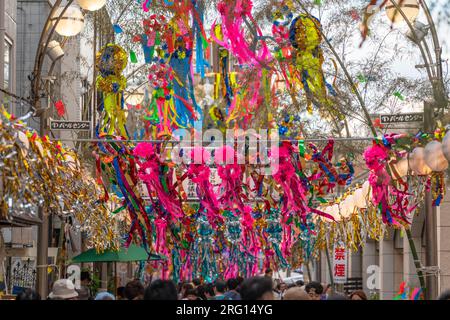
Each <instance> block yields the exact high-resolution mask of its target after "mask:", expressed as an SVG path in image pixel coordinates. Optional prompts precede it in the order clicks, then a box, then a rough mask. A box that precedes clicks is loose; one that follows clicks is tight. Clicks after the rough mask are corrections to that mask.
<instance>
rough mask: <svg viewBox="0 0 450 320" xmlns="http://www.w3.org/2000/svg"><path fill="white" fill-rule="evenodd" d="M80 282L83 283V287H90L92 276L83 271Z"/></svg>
mask: <svg viewBox="0 0 450 320" xmlns="http://www.w3.org/2000/svg"><path fill="white" fill-rule="evenodd" d="M80 281H81V285H83V286H88V285H89V284H90V283H91V281H92V279H91V274H90V273H89V271H81V273H80Z"/></svg>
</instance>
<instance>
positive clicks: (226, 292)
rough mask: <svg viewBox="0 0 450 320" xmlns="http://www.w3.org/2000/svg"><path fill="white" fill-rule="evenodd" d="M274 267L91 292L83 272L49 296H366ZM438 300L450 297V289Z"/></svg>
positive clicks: (25, 295) (30, 295)
mask: <svg viewBox="0 0 450 320" xmlns="http://www.w3.org/2000/svg"><path fill="white" fill-rule="evenodd" d="M272 276H273V271H272V270H270V269H267V270H266V272H265V275H264V276H258V277H252V278H248V279H244V278H242V277H237V278H230V279H227V280H226V281H225V280H217V281H215V282H214V283H205V282H203V281H202V279H193V280H192V281H185V282H181V283H179V284H178V285H176V284H175V283H174V282H173V281H171V280H161V279H158V280H154V281H152V282H151V283H150V285H148V286H147V287H146V288H145V287H144V285H143V284H142V282H141V281H140V280H132V281H130V282H128V283H127V284H126V286H124V287H119V288H117V291H116V294H115V295H114V294H112V293H110V292H106V291H103V292H99V293H97V294H96V295H95V297H94V296H92V295H91V293H90V290H89V282H90V277H89V274H88V273H87V274H86V273H84V274H83V275H82V280H81V285H80V287H79V288H75V285H74V283H73V282H72V281H71V280H68V279H60V280H57V281H55V283H54V284H53V288H52V291H51V293H50V294H49V296H48V298H47V299H49V300H368V298H367V296H366V294H365V293H364V291H363V290H356V291H354V292H352V293H351V294H350V295H346V294H344V293H339V292H335V291H333V289H332V286H331V285H324V284H322V283H320V282H316V281H311V282H309V283H304V282H303V281H301V280H299V281H297V282H296V283H291V284H286V283H284V282H283V281H281V280H279V279H273V278H272ZM438 299H439V300H450V290H449V291H446V292H444V293H443V294H442V295H441V296H440V297H439V298H438ZM16 300H41V297H40V296H39V294H38V293H36V292H35V291H34V290H31V289H26V290H24V291H22V292H21V293H20V294H19V295H17V298H16Z"/></svg>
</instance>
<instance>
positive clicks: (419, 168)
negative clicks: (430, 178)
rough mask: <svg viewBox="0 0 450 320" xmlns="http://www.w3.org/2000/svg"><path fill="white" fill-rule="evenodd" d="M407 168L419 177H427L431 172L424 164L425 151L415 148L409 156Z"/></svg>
mask: <svg viewBox="0 0 450 320" xmlns="http://www.w3.org/2000/svg"><path fill="white" fill-rule="evenodd" d="M409 167H410V168H411V170H412V171H414V173H415V174H417V175H419V176H426V175H429V174H430V173H431V172H432V170H431V169H430V167H429V166H428V165H427V164H426V163H425V149H424V148H422V147H417V148H415V149H414V150H413V152H411V154H410V155H409Z"/></svg>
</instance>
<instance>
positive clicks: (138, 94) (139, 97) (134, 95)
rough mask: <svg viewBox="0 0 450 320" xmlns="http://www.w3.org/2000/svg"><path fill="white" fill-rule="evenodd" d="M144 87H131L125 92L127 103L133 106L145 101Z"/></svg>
mask: <svg viewBox="0 0 450 320" xmlns="http://www.w3.org/2000/svg"><path fill="white" fill-rule="evenodd" d="M144 95H145V93H144V89H143V88H142V87H140V88H137V89H131V90H130V91H129V92H127V93H125V103H126V104H129V105H131V106H137V105H139V104H141V103H142V101H144Z"/></svg>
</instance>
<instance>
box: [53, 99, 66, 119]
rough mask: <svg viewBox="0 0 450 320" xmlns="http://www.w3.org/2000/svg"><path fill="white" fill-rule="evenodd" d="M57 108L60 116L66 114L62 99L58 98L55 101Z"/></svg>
mask: <svg viewBox="0 0 450 320" xmlns="http://www.w3.org/2000/svg"><path fill="white" fill-rule="evenodd" d="M55 108H56V112H57V113H58V116H60V117H62V116H64V115H65V114H66V107H65V106H64V103H63V102H62V100H58V101H56V102H55Z"/></svg>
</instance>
